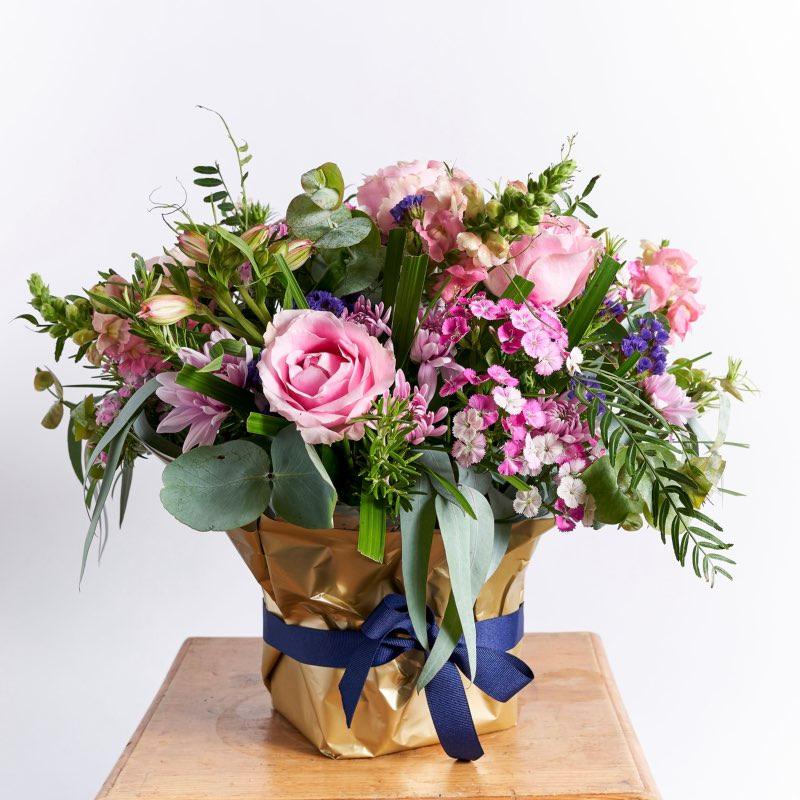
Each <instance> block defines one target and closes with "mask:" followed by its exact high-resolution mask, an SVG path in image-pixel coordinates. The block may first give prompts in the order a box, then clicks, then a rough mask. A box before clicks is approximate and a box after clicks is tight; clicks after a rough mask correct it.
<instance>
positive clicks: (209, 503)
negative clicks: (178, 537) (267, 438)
mask: <svg viewBox="0 0 800 800" xmlns="http://www.w3.org/2000/svg"><path fill="white" fill-rule="evenodd" d="M268 474H269V457H268V456H267V454H266V452H265V451H264V450H263V449H262V448H261V447H259V446H258V445H256V444H253V443H252V442H248V441H245V440H243V439H237V440H234V441H231V442H225V444H220V445H215V446H213V447H196V448H195V449H194V450H190V451H189V452H188V453H184V454H183V455H182V456H180V457H179V458H176V459H175V461H173V462H172V463H171V464H168V465H167V466H166V467H165V468H164V473H163V475H162V480H163V482H164V487H163V488H162V489H161V502H162V504H163V505H164V508H166V509H167V511H169V513H170V514H172V516H173V517H175V518H176V519H178V520H180V521H181V522H183V523H184V524H185V525H188V526H189V527H190V528H194V529H195V530H196V531H227V530H231V529H233V528H240V527H242V525H247V524H248V523H250V522H252V521H253V520H254V519H257V518H258V517H259V516H260V515H261V514H262V512H263V511H264V509H265V508H266V507H267V504H268V503H269V496H270V492H269V482H268V480H267V476H268Z"/></svg>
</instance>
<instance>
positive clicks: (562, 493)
mask: <svg viewBox="0 0 800 800" xmlns="http://www.w3.org/2000/svg"><path fill="white" fill-rule="evenodd" d="M556 493H557V494H558V496H559V497H560V498H561V499H562V500H563V501H564V503H565V504H566V506H567V508H577V507H578V506H580V505H583V503H584V501H585V500H586V484H585V483H584V482H583V481H582V480H581V479H580V478H576V477H575V476H574V475H565V476H564V477H563V478H562V479H561V482H560V483H559V484H558V489H557V490H556Z"/></svg>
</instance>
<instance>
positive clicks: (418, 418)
mask: <svg viewBox="0 0 800 800" xmlns="http://www.w3.org/2000/svg"><path fill="white" fill-rule="evenodd" d="M427 389H428V387H427V386H425V385H423V386H414V387H413V389H412V387H411V384H410V383H409V382H408V381H407V380H406V376H405V375H404V374H403V370H401V369H399V370H397V373H396V374H395V378H394V389H393V390H392V392H391V394H390V393H389V392H388V391H387V392H385V393H384V395H383V397H384V399H385V400H388V399H389V397H392V398H393V399H395V400H407V401H408V410H409V414H410V418H411V420H410V421H411V423H412V424H413V425H414V427H413V429H412V430H410V431H409V432H408V433H407V434H406V441H408V442H411V444H422V442H423V441H425V439H426V438H427V437H428V436H441V435H442V434H443V433H444V432H445V431H446V430H447V425H437V424H436V423H438V422H441V421H442V420H443V419H444V418H445V417H446V416H447V409H446V408H444V407H442V408H440V409H438V410H437V411H429V410H428V402H429V401H428V397H427Z"/></svg>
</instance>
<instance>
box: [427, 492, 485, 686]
mask: <svg viewBox="0 0 800 800" xmlns="http://www.w3.org/2000/svg"><path fill="white" fill-rule="evenodd" d="M464 492H465V494H466V495H467V496H468V497H469V502H470V504H471V505H472V506H473V507H474V508H475V510H476V512H477V513H476V516H475V518H471V517H468V516H467V515H466V513H465V512H464V510H463V508H461V507H460V506H459V505H456V504H455V503H453V502H451V501H450V500H448V499H447V498H445V497H442V496H441V495H439V494H437V495H436V499H435V504H436V517H437V519H438V520H439V529H440V531H441V534H442V542H443V544H444V550H445V554H446V556H447V569H448V572H449V574H450V586H451V588H452V593H453V599H454V602H455V605H456V609H457V611H458V618H459V620H460V622H461V628H462V631H463V634H464V643H465V644H466V648H467V657H468V660H469V666H470V675H471V676H473V677H474V675H475V669H476V663H477V650H476V642H475V616H474V612H473V606H474V604H475V598H476V597H477V595H478V592H479V591H480V588H481V586H482V585H483V582H484V580H485V579H486V573H487V571H488V569H489V564H490V561H491V555H492V543H493V533H494V514H493V513H492V509H491V506H490V505H489V502H488V501H487V500H486V498H485V497H483V496H482V495H480V494H479V493H478V492H477V491H475V490H474V489H472V488H470V487H467V486H465V487H464Z"/></svg>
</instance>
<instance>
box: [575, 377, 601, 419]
mask: <svg viewBox="0 0 800 800" xmlns="http://www.w3.org/2000/svg"><path fill="white" fill-rule="evenodd" d="M579 382H580V384H581V386H583V387H584V394H585V395H586V399H587V401H589V402H591V401H592V400H594V399H597V400H599V401H600V402H599V403H598V404H597V412H598V413H599V414H605V412H606V404H605V403H604V402H603V401H604V400H605V399H606V393H605V392H602V391H600V383H599V382H598V381H597V380H595V379H594V378H591V377H589V375H587V374H586V373H582V374H579V375H576V376H575V377H574V378H573V379H572V380H571V381H570V382H569V385H570V388H569V391H568V392H567V397H568V398H569V399H570V400H577V398H578V393H577V392H576V391H575V387H576V386H577V384H578V383H579Z"/></svg>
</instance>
